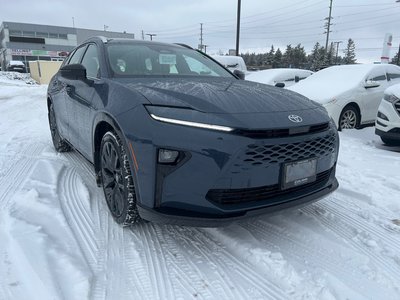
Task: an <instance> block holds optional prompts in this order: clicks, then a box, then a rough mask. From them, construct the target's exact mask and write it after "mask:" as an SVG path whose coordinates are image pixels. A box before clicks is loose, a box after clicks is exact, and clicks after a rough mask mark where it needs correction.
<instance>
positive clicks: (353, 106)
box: [289, 64, 400, 129]
mask: <svg viewBox="0 0 400 300" xmlns="http://www.w3.org/2000/svg"><path fill="white" fill-rule="evenodd" d="M396 83H400V67H398V66H395V65H389V64H381V65H380V64H366V65H342V66H333V67H329V68H326V69H323V70H321V71H318V72H316V73H314V74H313V75H311V76H310V77H308V78H307V79H305V80H303V81H301V82H299V83H298V84H296V85H294V86H292V87H290V88H289V89H290V90H292V91H295V92H297V93H300V94H302V95H304V96H306V97H308V98H310V99H311V100H314V101H316V102H318V103H320V104H322V105H323V106H324V107H325V108H326V110H327V111H328V113H329V115H330V116H331V117H332V118H333V120H334V122H335V123H336V125H337V126H338V128H339V129H351V128H358V127H359V126H360V125H364V124H372V123H374V122H375V118H376V113H377V112H378V106H379V103H380V101H381V99H382V96H383V92H384V91H385V89H386V88H387V87H389V86H391V85H393V84H396Z"/></svg>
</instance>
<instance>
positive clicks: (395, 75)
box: [388, 73, 400, 79]
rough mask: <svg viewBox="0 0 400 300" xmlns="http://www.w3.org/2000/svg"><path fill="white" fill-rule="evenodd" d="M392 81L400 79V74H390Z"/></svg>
mask: <svg viewBox="0 0 400 300" xmlns="http://www.w3.org/2000/svg"><path fill="white" fill-rule="evenodd" d="M388 76H389V78H390V79H398V78H400V73H388Z"/></svg>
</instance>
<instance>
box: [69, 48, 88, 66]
mask: <svg viewBox="0 0 400 300" xmlns="http://www.w3.org/2000/svg"><path fill="white" fill-rule="evenodd" d="M85 49H86V45H85V46H83V47H80V48H78V49H76V51H75V52H74V53H73V54H72V56H71V58H70V59H69V62H68V64H69V65H72V64H79V62H80V61H81V57H82V55H83V52H85Z"/></svg>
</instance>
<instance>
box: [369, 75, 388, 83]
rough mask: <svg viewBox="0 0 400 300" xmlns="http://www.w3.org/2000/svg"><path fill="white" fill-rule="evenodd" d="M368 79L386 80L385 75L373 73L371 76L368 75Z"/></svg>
mask: <svg viewBox="0 0 400 300" xmlns="http://www.w3.org/2000/svg"><path fill="white" fill-rule="evenodd" d="M368 80H372V81H385V80H386V75H385V74H383V75H373V76H372V77H369V78H368Z"/></svg>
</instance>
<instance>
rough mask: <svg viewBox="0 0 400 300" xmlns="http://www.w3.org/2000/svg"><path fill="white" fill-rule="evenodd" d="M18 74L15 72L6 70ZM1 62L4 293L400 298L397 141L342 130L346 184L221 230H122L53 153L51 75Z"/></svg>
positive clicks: (74, 159) (78, 161)
mask: <svg viewBox="0 0 400 300" xmlns="http://www.w3.org/2000/svg"><path fill="white" fill-rule="evenodd" d="M11 79H12V78H11ZM11 79H10V78H8V77H6V76H4V75H2V74H1V73H0V299H400V296H399V295H400V172H399V170H400V148H389V147H385V146H383V145H382V143H381V142H380V140H379V138H378V137H377V136H375V135H374V128H365V129H363V130H359V131H346V132H343V133H341V134H340V137H341V149H340V151H341V152H340V159H339V164H338V169H337V176H338V179H339V182H340V188H339V190H338V191H337V192H335V193H334V194H333V195H331V196H329V197H327V198H326V199H324V200H322V201H319V202H317V203H315V204H312V205H309V206H307V207H305V208H303V209H300V210H294V211H285V212H282V213H281V214H280V215H275V216H263V217H260V218H258V219H254V220H249V221H246V222H241V223H238V224H235V225H232V226H230V227H226V228H219V229H198V228H188V227H178V226H158V225H154V224H151V223H146V224H140V225H138V226H135V227H133V228H126V229H123V228H121V227H119V226H118V225H117V224H115V223H114V222H113V220H112V218H111V216H110V215H109V213H108V211H107V207H106V204H105V200H104V197H103V194H102V191H101V189H100V188H97V186H96V184H95V181H94V176H93V168H92V166H91V165H90V164H89V163H88V162H87V161H86V160H85V159H83V158H82V157H81V156H80V155H79V154H77V153H76V152H72V153H67V154H57V153H56V152H55V151H54V150H53V147H52V144H51V140H50V133H49V129H48V125H47V109H46V103H45V93H46V87H45V86H38V85H27V84H25V81H24V80H11Z"/></svg>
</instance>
